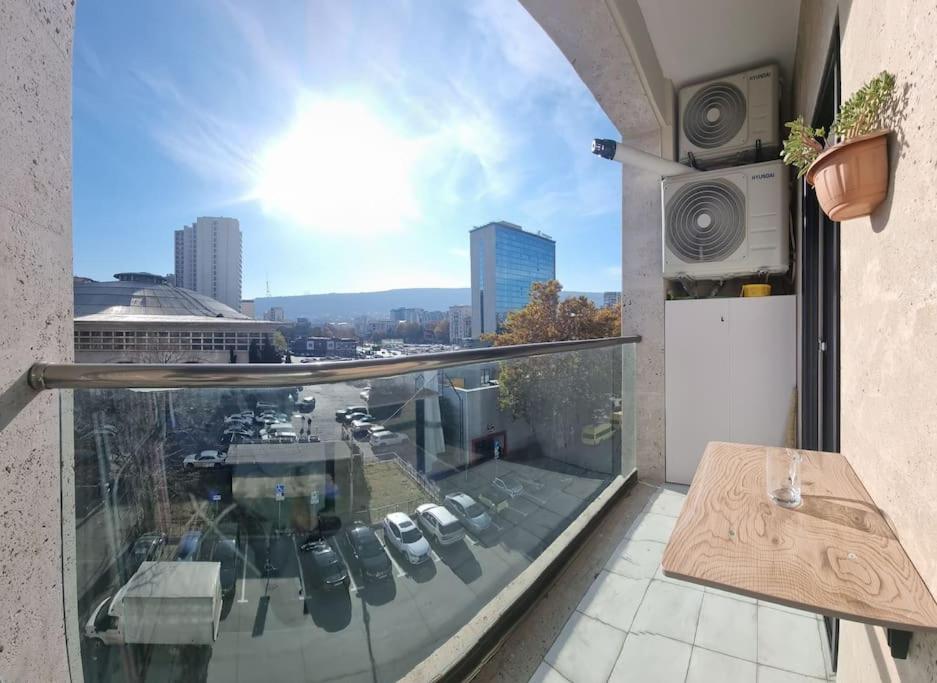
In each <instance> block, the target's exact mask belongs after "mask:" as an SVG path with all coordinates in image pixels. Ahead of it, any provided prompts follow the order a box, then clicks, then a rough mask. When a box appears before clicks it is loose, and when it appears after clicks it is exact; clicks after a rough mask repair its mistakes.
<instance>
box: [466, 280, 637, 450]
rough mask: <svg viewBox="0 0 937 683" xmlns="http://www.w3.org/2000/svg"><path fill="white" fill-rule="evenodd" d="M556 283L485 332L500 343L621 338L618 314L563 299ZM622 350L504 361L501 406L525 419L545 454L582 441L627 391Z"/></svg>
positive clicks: (582, 300) (537, 286) (538, 289)
mask: <svg viewBox="0 0 937 683" xmlns="http://www.w3.org/2000/svg"><path fill="white" fill-rule="evenodd" d="M562 290H563V287H562V285H560V283H559V282H557V281H556V280H551V281H549V282H535V283H534V284H533V285H532V286H531V288H530V301H529V302H528V304H527V305H526V306H525V307H524V308H522V309H520V310H519V311H514V312H512V313H510V314H508V317H507V319H506V320H505V322H504V326H503V330H502V331H501V332H500V333H498V334H491V335H484V336H483V339H484V340H485V341H489V342H491V343H493V344H494V345H495V346H505V345H511V344H531V343H536V342H551V341H568V340H575V339H599V338H602V337H614V336H618V335H620V334H621V332H620V330H621V314H620V312H619V310H618V309H614V310H613V309H604V308H603V309H600V308H596V306H595V304H593V303H592V302H591V301H590V300H589V299H587V298H586V297H582V296H580V297H575V298H571V299H567V300H566V301H563V302H560V292H561V291H562ZM620 358H621V357H620V353H619V352H618V351H617V350H616V349H612V350H606V349H598V350H593V351H571V352H568V353H559V354H551V355H545V356H539V357H537V356H535V357H532V358H526V359H524V360H519V361H510V362H505V363H503V364H502V367H501V372H500V374H499V376H498V381H499V391H498V403H499V405H500V407H501V409H502V410H506V411H510V412H511V414H512V415H513V416H514V417H515V418H524V419H525V420H527V422H528V423H529V424H530V427H531V430H532V431H533V432H534V436H535V437H536V438H537V440H538V441H539V442H540V443H541V445H542V446H543V447H544V450H545V451H551V450H562V449H563V448H565V447H567V446H569V445H571V444H573V443H578V436H579V434H578V432H579V431H580V430H581V429H582V427H584V426H585V425H587V424H591V423H592V422H593V421H594V416H595V412H596V410H599V409H608V407H609V397H610V395H612V394H617V393H618V392H619V391H620V389H621V360H620Z"/></svg>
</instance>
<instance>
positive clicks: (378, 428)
mask: <svg viewBox="0 0 937 683" xmlns="http://www.w3.org/2000/svg"><path fill="white" fill-rule="evenodd" d="M389 431H390V430H388V429H387V427H385V426H384V425H379V424H378V423H376V422H372V423H370V424H369V425H368V436H369V437H370V436H371V435H372V434H377V433H378V432H389Z"/></svg>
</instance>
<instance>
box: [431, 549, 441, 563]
mask: <svg viewBox="0 0 937 683" xmlns="http://www.w3.org/2000/svg"><path fill="white" fill-rule="evenodd" d="M429 555H430V557H432V558H433V562H442V560H440V559H439V555H437V554H436V551H435V550H432V549H430V551H429Z"/></svg>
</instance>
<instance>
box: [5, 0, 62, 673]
mask: <svg viewBox="0 0 937 683" xmlns="http://www.w3.org/2000/svg"><path fill="white" fill-rule="evenodd" d="M73 22H74V7H73V3H72V2H71V1H70V0H58V1H55V0H48V1H41V0H0V294H2V296H0V321H2V323H0V468H2V470H0V537H2V539H3V553H2V559H0V613H2V614H3V615H4V617H5V618H4V619H2V620H0V680H4V681H26V680H35V681H40V680H41V681H62V680H68V677H69V673H68V659H67V656H66V646H65V627H64V622H65V620H64V618H63V610H62V605H63V592H62V591H63V588H62V529H61V505H62V501H61V493H60V486H59V484H60V476H61V475H60V457H59V407H58V400H59V396H58V395H57V393H56V392H45V393H42V394H36V393H35V392H33V391H32V390H30V389H29V387H28V386H27V385H26V378H25V373H26V371H27V369H28V368H29V366H30V365H31V364H32V363H33V362H34V361H36V360H40V359H41V360H45V361H67V360H70V359H71V357H72V285H71V281H72V221H71V172H72V154H71V145H72V140H71V135H72V131H71V118H72V108H71V77H72V74H71V65H72V28H73Z"/></svg>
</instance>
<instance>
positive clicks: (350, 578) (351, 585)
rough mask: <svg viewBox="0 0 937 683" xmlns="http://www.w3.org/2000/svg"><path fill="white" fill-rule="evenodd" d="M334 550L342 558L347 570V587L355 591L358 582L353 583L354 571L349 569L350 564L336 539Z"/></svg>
mask: <svg viewBox="0 0 937 683" xmlns="http://www.w3.org/2000/svg"><path fill="white" fill-rule="evenodd" d="M335 551H336V552H337V553H338V556H339V557H340V558H342V562H344V563H345V570H346V571H347V572H348V584H349V585H348V589H349V590H350V591H351V592H352V593H355V592H357V590H358V584H356V583H355V577H354V572H353V571H352V570H351V565H350V564H348V560H346V559H345V553H343V552H342V546H341V544H340V543H338V541H336V542H335Z"/></svg>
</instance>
